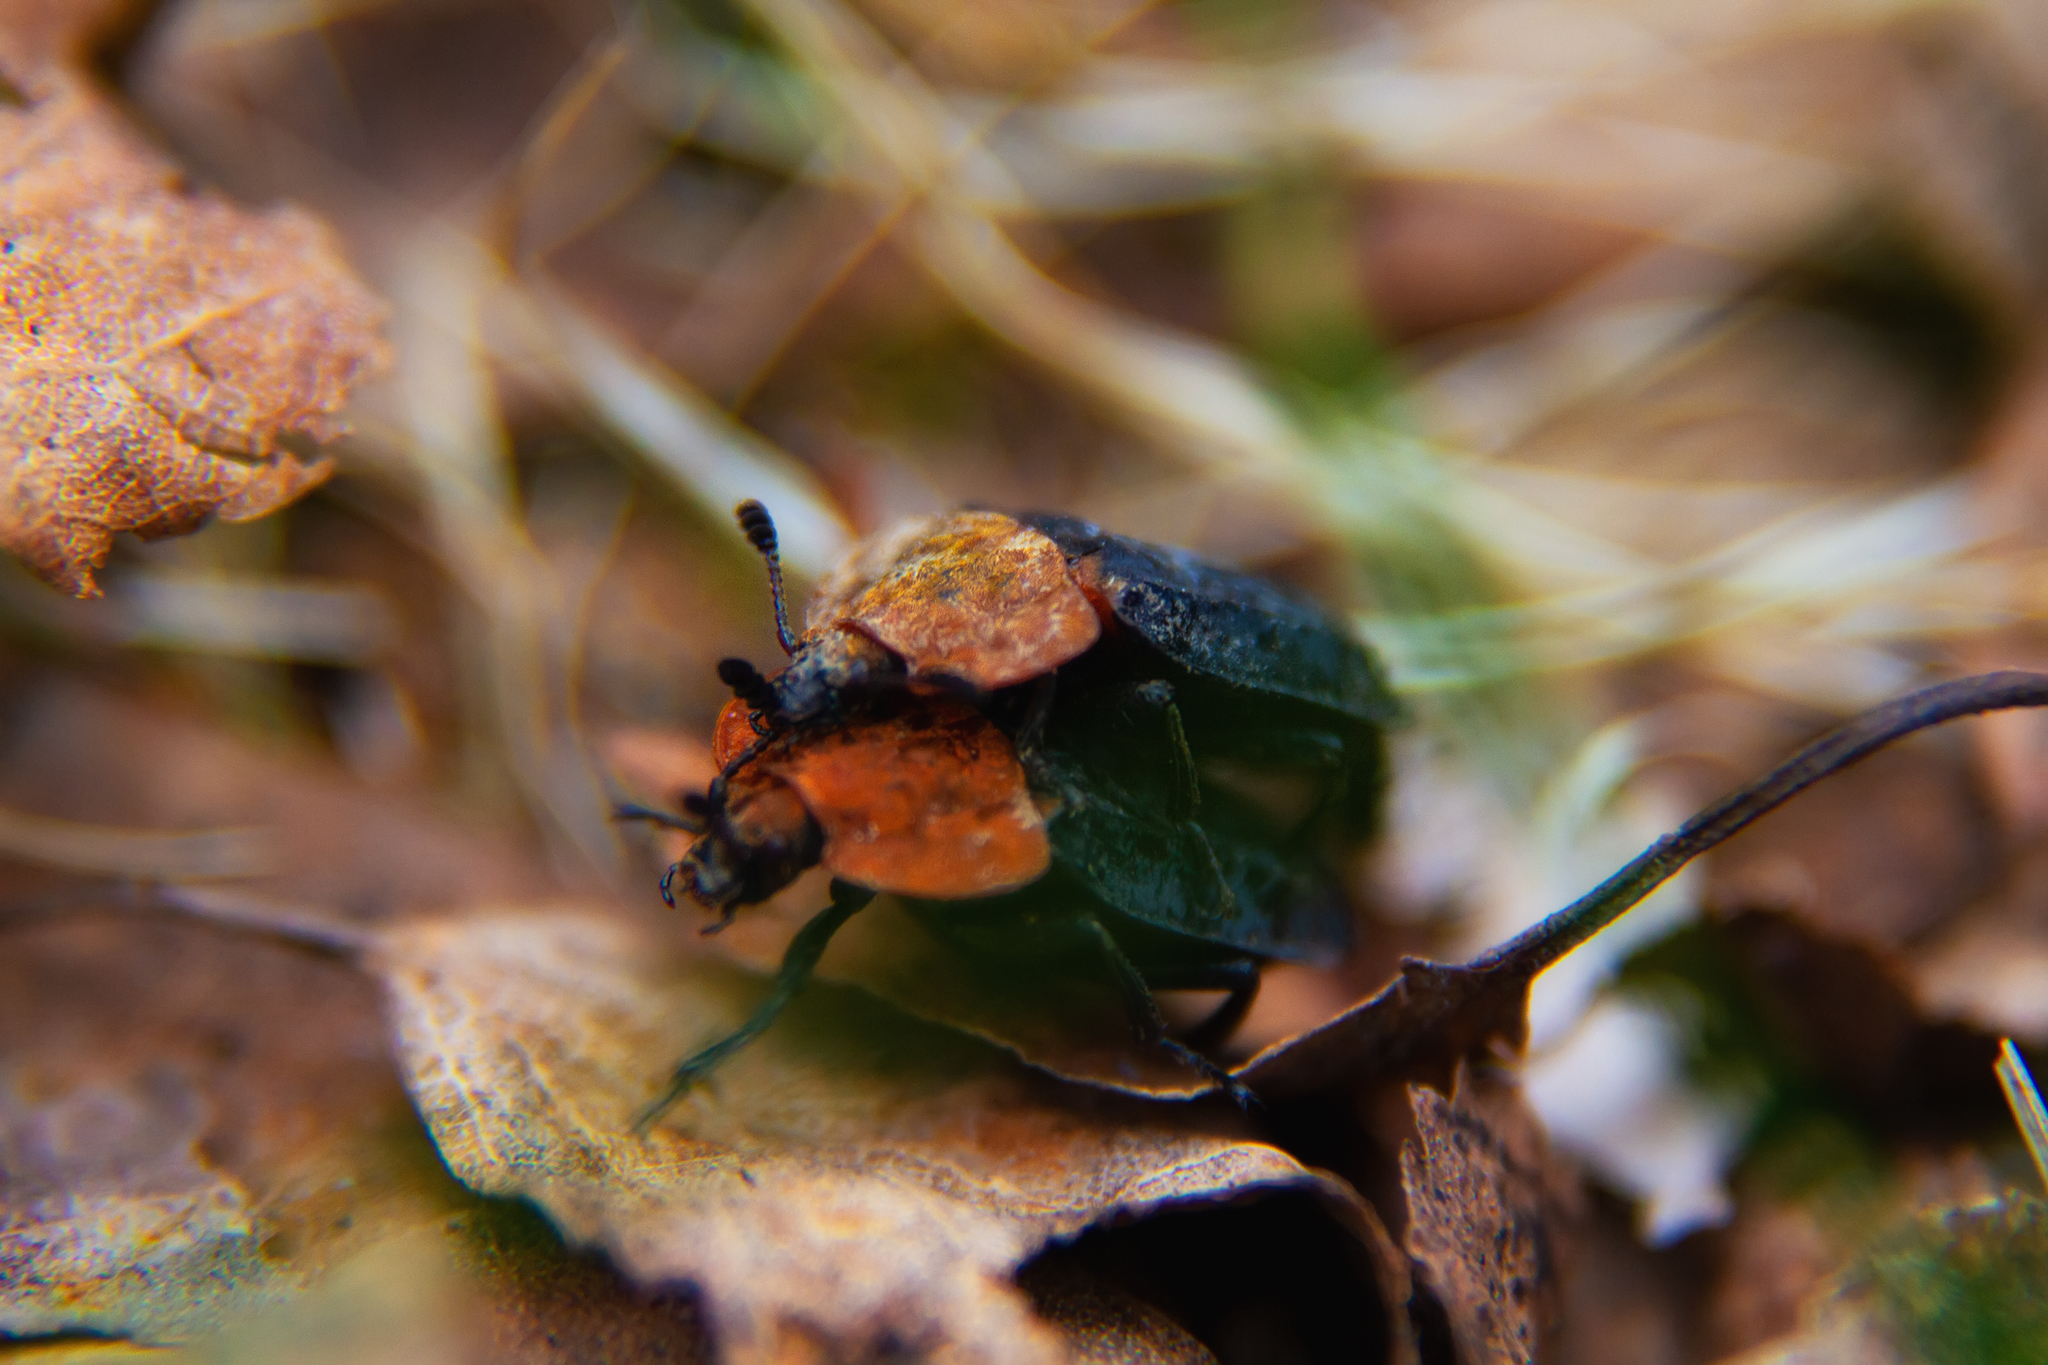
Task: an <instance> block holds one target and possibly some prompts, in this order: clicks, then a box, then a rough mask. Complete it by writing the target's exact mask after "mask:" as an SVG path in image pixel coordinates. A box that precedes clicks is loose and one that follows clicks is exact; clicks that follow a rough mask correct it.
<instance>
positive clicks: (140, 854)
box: [0, 810, 277, 881]
mask: <svg viewBox="0 0 2048 1365" xmlns="http://www.w3.org/2000/svg"><path fill="white" fill-rule="evenodd" d="M0 857H10V858H19V859H21V860H22V861H24V862H31V863H40V864H42V865H43V866H45V867H61V868H65V869H67V870H69V871H72V872H88V873H97V874H99V875H102V876H111V877H136V878H141V879H144V880H149V881H187V880H194V879H201V878H212V877H255V876H261V875H262V874H264V873H266V872H270V871H272V870H274V868H275V866H276V862H277V853H276V847H275V841H274V840H273V839H272V838H271V837H270V835H269V834H268V833H266V832H265V831H264V830H260V829H217V830H196V831H193V832H191V833H171V832H169V831H165V830H146V829H110V828H107V827H106V826H103V825H84V824H79V823H77V822H76V821H72V820H52V819H49V818H48V817H46V816H41V815H29V814H27V813H25V812H22V811H16V810H0Z"/></svg>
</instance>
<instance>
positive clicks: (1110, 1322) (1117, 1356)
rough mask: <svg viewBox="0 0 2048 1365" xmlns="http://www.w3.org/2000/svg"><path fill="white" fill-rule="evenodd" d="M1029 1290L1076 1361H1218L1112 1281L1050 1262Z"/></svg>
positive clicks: (1176, 1364) (1209, 1364) (1027, 1283)
mask: <svg viewBox="0 0 2048 1365" xmlns="http://www.w3.org/2000/svg"><path fill="white" fill-rule="evenodd" d="M1024 1289H1025V1292H1026V1293H1028V1294H1030V1295H1031V1306H1032V1307H1033V1308H1035V1309H1036V1310H1037V1311H1038V1315H1039V1316H1040V1317H1042V1318H1044V1319H1045V1320H1046V1321H1047V1322H1049V1323H1051V1324H1052V1325H1053V1327H1054V1328H1055V1329H1056V1330H1057V1331H1058V1332H1059V1334H1060V1335H1061V1337H1063V1338H1064V1339H1065V1341H1066V1346H1067V1351H1068V1353H1069V1359H1070V1360H1071V1361H1072V1362H1073V1365H1216V1356H1215V1354H1214V1353H1213V1352H1212V1351H1210V1349H1209V1348H1208V1347H1206V1346H1204V1345H1203V1344H1202V1343H1201V1342H1200V1341H1197V1340H1196V1339H1195V1338H1194V1337H1193V1336H1191V1335H1189V1333H1188V1331H1187V1329H1186V1328H1184V1327H1182V1326H1181V1325H1180V1324H1179V1323H1177V1322H1175V1321H1174V1320H1173V1319H1172V1318H1170V1317H1168V1316H1166V1314H1164V1313H1162V1312H1160V1311H1159V1310H1158V1309H1156V1308H1154V1307H1152V1306H1151V1305H1150V1304H1148V1303H1146V1302H1145V1301H1144V1300H1143V1299H1140V1298H1138V1297H1136V1296H1135V1295H1132V1294H1128V1293H1125V1292H1124V1291H1123V1290H1121V1289H1118V1288H1117V1287H1116V1286H1115V1285H1112V1284H1109V1283H1108V1282H1106V1281H1103V1280H1098V1279H1094V1278H1092V1277H1090V1276H1088V1275H1085V1274H1082V1273H1080V1272H1078V1271H1075V1270H1073V1269H1072V1268H1070V1267H1063V1266H1062V1267H1049V1268H1047V1269H1046V1270H1043V1271H1041V1270H1037V1269H1034V1270H1033V1271H1032V1272H1031V1273H1030V1274H1028V1275H1027V1276H1026V1277H1025V1279H1024Z"/></svg>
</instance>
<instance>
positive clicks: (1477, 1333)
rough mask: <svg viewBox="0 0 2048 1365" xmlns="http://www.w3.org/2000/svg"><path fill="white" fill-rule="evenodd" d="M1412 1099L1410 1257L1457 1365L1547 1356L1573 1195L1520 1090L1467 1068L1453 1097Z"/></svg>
mask: <svg viewBox="0 0 2048 1365" xmlns="http://www.w3.org/2000/svg"><path fill="white" fill-rule="evenodd" d="M1408 1099H1409V1103H1410V1104H1412V1105H1413V1106H1414V1110H1415V1127H1416V1132H1417V1136H1418V1139H1419V1145H1418V1144H1417V1143H1408V1144H1405V1145H1404V1146H1403V1148H1402V1151H1401V1185H1402V1189H1403V1190H1404V1191H1405V1192H1406V1194H1407V1197H1408V1236H1407V1241H1408V1250H1409V1252H1410V1253H1411V1254H1413V1255H1414V1257H1415V1259H1416V1260H1417V1261H1418V1262H1419V1263H1420V1264H1421V1266H1422V1267H1423V1269H1424V1270H1425V1271H1426V1272H1427V1275H1428V1280H1429V1284H1430V1287H1431V1288H1432V1289H1434V1290H1435V1291H1436V1296H1437V1299H1438V1301H1439V1302H1440V1303H1441V1304H1442V1305H1443V1307H1444V1311H1445V1313H1446V1314H1447V1315H1448V1317H1449V1318H1450V1323H1451V1335H1452V1336H1453V1337H1454V1338H1455V1339H1456V1341H1457V1343H1458V1359H1459V1360H1461V1361H1463V1362H1464V1363H1465V1365H1482V1363H1483V1365H1494V1363H1495V1362H1512V1363H1513V1365H1533V1362H1535V1361H1538V1360H1542V1359H1545V1358H1547V1356H1548V1354H1549V1352H1548V1349H1547V1344H1546V1337H1547V1336H1548V1335H1549V1334H1550V1333H1551V1332H1552V1331H1553V1330H1554V1329H1555V1328H1556V1326H1557V1313H1558V1308H1559V1306H1560V1297H1561V1294H1562V1285H1561V1278H1562V1277H1561V1273H1560V1272H1561V1266H1560V1264H1559V1261H1560V1255H1561V1252H1562V1249H1563V1247H1564V1244H1565V1242H1566V1240H1567V1235H1568V1232H1567V1228H1566V1226H1565V1224H1566V1223H1567V1222H1568V1221H1570V1220H1571V1219H1572V1217H1573V1215H1574V1213H1575V1207H1574V1205H1575V1195H1576V1187H1575V1186H1574V1185H1573V1184H1571V1183H1570V1181H1569V1177H1566V1176H1564V1175H1563V1174H1562V1172H1561V1171H1560V1169H1559V1168H1557V1167H1556V1166H1554V1165H1553V1164H1552V1163H1551V1162H1550V1160H1549V1159H1548V1155H1547V1153H1546V1152H1545V1150H1544V1146H1543V1137H1542V1132H1541V1128H1540V1125H1539V1124H1538V1123H1537V1120H1536V1118H1535V1116H1534V1115H1533V1114H1531V1113H1530V1112H1529V1111H1528V1109H1527V1108H1526V1107H1525V1106H1524V1105H1523V1104H1522V1102H1521V1099H1520V1096H1519V1095H1518V1094H1517V1093H1516V1092H1515V1091H1514V1090H1513V1089H1512V1088H1510V1087H1508V1086H1506V1085H1503V1084H1501V1083H1499V1082H1485V1081H1482V1082H1478V1083H1475V1082H1474V1081H1473V1079H1472V1078H1471V1077H1470V1076H1469V1075H1468V1074H1467V1073H1465V1072H1464V1071H1463V1070H1462V1069H1461V1071H1460V1073H1459V1076H1458V1082H1457V1089H1456V1091H1455V1092H1454V1093H1453V1094H1452V1095H1451V1097H1450V1098H1448V1099H1447V1098H1445V1097H1444V1096H1443V1095H1441V1094H1438V1093H1437V1092H1436V1091H1434V1090H1431V1089H1429V1088H1428V1087H1427V1086H1411V1087H1409V1090H1408Z"/></svg>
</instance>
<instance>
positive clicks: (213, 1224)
mask: <svg viewBox="0 0 2048 1365" xmlns="http://www.w3.org/2000/svg"><path fill="white" fill-rule="evenodd" d="M205 1128H206V1116H205V1113H204V1110H203V1105H202V1103H201V1101H200V1099H199V1096H198V1095H197V1094H196V1093H195V1092H193V1090H192V1089H191V1088H190V1087H189V1086H187V1085H185V1084H184V1083H182V1082H181V1081H180V1079H179V1078H178V1077H177V1076H175V1075H174V1074H171V1073H167V1072H159V1073H157V1074H156V1075H153V1076H150V1077H148V1078H146V1079H145V1082H144V1083H143V1084H141V1085H138V1086H136V1087H133V1088H127V1089H116V1088H113V1087H108V1086H85V1087H81V1088H79V1089H77V1090H74V1091H71V1092H70V1093H68V1094H65V1095H62V1096H57V1097H54V1098H51V1099H49V1100H47V1101H43V1102H41V1103H38V1102H36V1101H34V1100H32V1099H30V1098H29V1097H27V1096H24V1095H22V1094H20V1093H19V1092H17V1091H15V1090H12V1089H9V1090H4V1091H0V1332H7V1333H12V1334H16V1335H22V1336H28V1335H37V1334H42V1333H50V1332H59V1331H78V1330H81V1329H83V1330H89V1331H95V1332H108V1333H126V1334H133V1335H135V1336H138V1337H141V1338H143V1339H144V1340H163V1339H166V1338H177V1337H181V1336H187V1335H191V1334H192V1333H193V1332H194V1331H195V1330H203V1329H206V1328H210V1327H214V1326H217V1325H218V1324H219V1321H220V1315H221V1314H222V1313H223V1311H224V1310H225V1309H226V1308H228V1307H229V1306H230V1305H232V1306H233V1307H235V1308H238V1309H242V1310H246V1309H248V1308H249V1307H251V1306H252V1304H253V1303H255V1302H260V1301H262V1300H263V1299H264V1298H266V1297H269V1296H272V1295H275V1294H276V1293H277V1292H278V1289H279V1287H278V1285H277V1283H276V1274H275V1271H274V1269H273V1268H272V1267H271V1266H270V1265H269V1264H268V1262H267V1261H266V1258H265V1257H264V1255H263V1253H262V1251H261V1249H260V1248H259V1246H258V1240H259V1239H258V1235H257V1232H256V1228H255V1224H254V1221H253V1219H252V1218H251V1217H250V1209H249V1204H250V1201H249V1196H248V1193H247V1192H246V1191H245V1190H243V1189H242V1188H241V1186H240V1185H238V1184H237V1183H236V1182H235V1181H234V1180H232V1179H230V1178H228V1177H226V1176H224V1175H222V1174H221V1173H219V1172H218V1171H215V1170H213V1169H212V1168H211V1167H210V1166H208V1165H207V1163H206V1162H205V1160H204V1159H203V1158H202V1157H201V1155H200V1154H199V1152H198V1150H197V1149H196V1145H195V1144H196V1143H197V1141H198V1139H199V1137H200V1135H201V1134H202V1133H203V1132H204V1131H205Z"/></svg>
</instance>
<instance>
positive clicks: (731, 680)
mask: <svg viewBox="0 0 2048 1365" xmlns="http://www.w3.org/2000/svg"><path fill="white" fill-rule="evenodd" d="M718 680H719V681H720V682H722V683H724V684H725V685H726V686H727V687H730V688H731V689H732V694H733V695H734V696H735V697H738V698H739V699H740V700H741V701H743V702H745V703H746V704H747V705H748V706H751V707H753V708H754V709H755V710H756V711H759V712H761V713H762V714H763V715H768V716H773V715H775V714H777V713H778V712H780V711H781V710H782V706H781V704H780V703H778V702H777V701H776V700H775V684H773V683H771V682H769V681H768V680H767V679H766V678H764V677H762V676H761V670H760V669H758V668H756V667H754V666H753V665H752V664H750V663H748V662H747V661H746V660H745V659H720V660H719V661H718Z"/></svg>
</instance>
